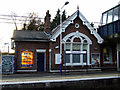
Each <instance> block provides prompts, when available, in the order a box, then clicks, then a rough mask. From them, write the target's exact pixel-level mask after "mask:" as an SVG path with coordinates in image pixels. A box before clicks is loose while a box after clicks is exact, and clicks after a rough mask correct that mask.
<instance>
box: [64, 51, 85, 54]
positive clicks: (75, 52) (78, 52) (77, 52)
mask: <svg viewBox="0 0 120 90" xmlns="http://www.w3.org/2000/svg"><path fill="white" fill-rule="evenodd" d="M66 54H86V51H66Z"/></svg>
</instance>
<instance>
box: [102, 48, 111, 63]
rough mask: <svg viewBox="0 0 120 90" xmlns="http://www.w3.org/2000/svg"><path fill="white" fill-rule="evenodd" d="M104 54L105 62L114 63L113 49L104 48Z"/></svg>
mask: <svg viewBox="0 0 120 90" xmlns="http://www.w3.org/2000/svg"><path fill="white" fill-rule="evenodd" d="M103 53H104V62H106V63H107V62H112V49H111V48H109V47H108V48H104V49H103Z"/></svg>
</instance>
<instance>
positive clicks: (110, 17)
mask: <svg viewBox="0 0 120 90" xmlns="http://www.w3.org/2000/svg"><path fill="white" fill-rule="evenodd" d="M112 16H113V10H110V11H109V12H108V18H107V23H111V22H112Z"/></svg>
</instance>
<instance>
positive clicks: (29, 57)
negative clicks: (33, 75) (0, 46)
mask: <svg viewBox="0 0 120 90" xmlns="http://www.w3.org/2000/svg"><path fill="white" fill-rule="evenodd" d="M32 67H33V51H22V52H21V68H32Z"/></svg>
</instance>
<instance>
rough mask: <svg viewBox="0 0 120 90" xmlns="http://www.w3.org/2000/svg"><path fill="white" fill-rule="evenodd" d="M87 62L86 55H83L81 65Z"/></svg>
mask: <svg viewBox="0 0 120 90" xmlns="http://www.w3.org/2000/svg"><path fill="white" fill-rule="evenodd" d="M86 62H87V54H83V63H86Z"/></svg>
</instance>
